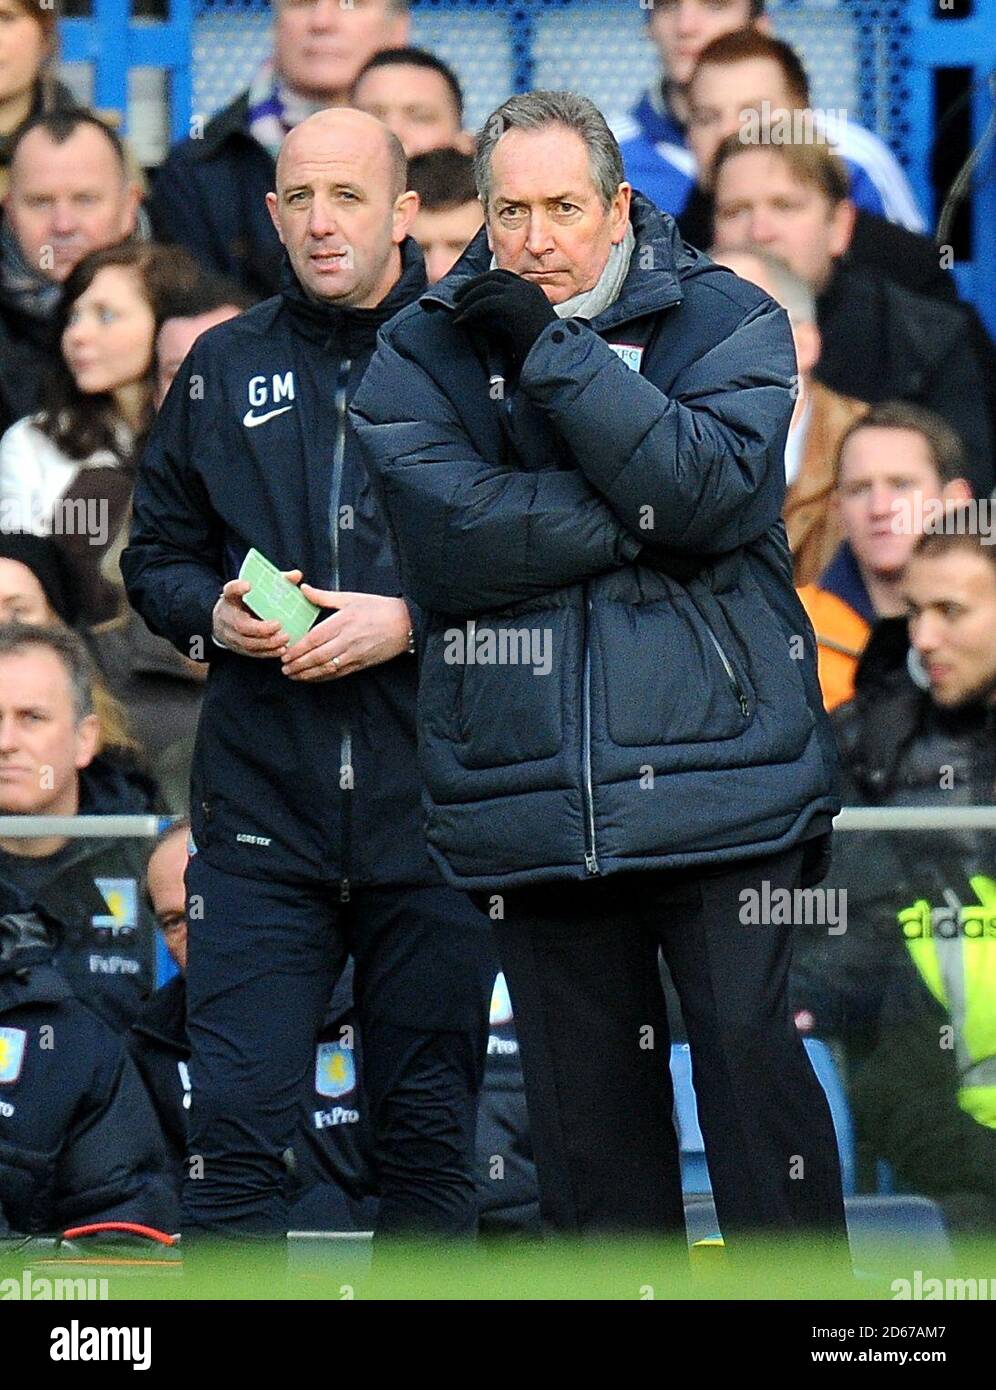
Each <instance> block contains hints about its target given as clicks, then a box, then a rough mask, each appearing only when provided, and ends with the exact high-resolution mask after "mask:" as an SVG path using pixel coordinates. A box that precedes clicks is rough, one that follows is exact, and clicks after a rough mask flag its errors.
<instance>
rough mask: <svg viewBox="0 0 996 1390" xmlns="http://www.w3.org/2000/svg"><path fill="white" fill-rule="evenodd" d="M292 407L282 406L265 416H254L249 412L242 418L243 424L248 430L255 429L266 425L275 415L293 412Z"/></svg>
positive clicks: (269, 411)
mask: <svg viewBox="0 0 996 1390" xmlns="http://www.w3.org/2000/svg"><path fill="white" fill-rule="evenodd" d="M293 409H294V407H293V406H292V405H282V406H280V407H278V409H276V410H268V411H267V412H266V414H265V415H254V414H253V413H252V411H251V410H247V411H246V413H245V414H244V415H243V417H242V423H243V424H244V425H245V427H246V429H247V430H251V429H255V427H256V426H257V425H265V424H266V422H267V420H272V419H273V417H274V416H275V415H283V414H284V412H285V411H287V410H293Z"/></svg>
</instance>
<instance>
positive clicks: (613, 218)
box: [609, 183, 633, 246]
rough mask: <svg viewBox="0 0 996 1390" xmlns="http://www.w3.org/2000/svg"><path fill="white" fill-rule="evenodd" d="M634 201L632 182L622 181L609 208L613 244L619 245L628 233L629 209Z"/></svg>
mask: <svg viewBox="0 0 996 1390" xmlns="http://www.w3.org/2000/svg"><path fill="white" fill-rule="evenodd" d="M632 201H633V186H632V184H629V183H621V184H620V185H619V187H618V188H617V189H616V196H615V197H614V198H613V199H612V206H611V208H610V209H609V221H610V223H611V225H612V244H613V246H617V245H618V244H619V242H621V241H622V239H623V237H624V236H625V235H626V225H627V223H628V222H629V209H630V204H631V203H632Z"/></svg>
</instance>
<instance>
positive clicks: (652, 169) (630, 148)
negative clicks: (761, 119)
mask: <svg viewBox="0 0 996 1390" xmlns="http://www.w3.org/2000/svg"><path fill="white" fill-rule="evenodd" d="M619 150H620V152H621V154H622V157H623V167H624V169H625V171H626V178H627V179H628V180H629V182H630V183H631V184H632V185H633V186H634V188H639V189H640V190H641V191H642V192H643V193H645V194H646V196H647V197H648V198H649V199H650V200H651V202H652V203H655V204H656V206H657V207H659V208H660V210H661V211H662V212H669V213H670V214H671V216H672V217H677V216H678V215H679V213H681V212H683V211H684V208H685V204H686V203H687V202H688V199H689V197H690V196H691V192H692V189H693V188H694V187H695V181H696V173H695V161H694V159H693V158H692V154H691V151H690V150H688V149H686V148H685V147H684V146H675V145H665V144H662V143H657V144H655V143H653V142H652V141H650V140H647V139H646V137H645V136H643V135H635V136H633V138H632V139H629V140H622V141H620V144H619ZM844 164H845V165H846V166H847V172H848V174H849V175H850V179H851V201H852V202H853V203H854V205H855V206H856V207H859V208H863V209H864V211H865V212H871V213H874V214H875V215H876V217H884V216H885V204H884V203H883V201H882V195H881V193H879V191H878V189H877V188H876V187H875V185H874V183H873V182H872V180H871V179H870V178H869V176H868V174H867V173H866V172H865V170H864V169H862V167H861V165H860V164H857V163H856V162H855V161H854V160H853V159H845V160H844Z"/></svg>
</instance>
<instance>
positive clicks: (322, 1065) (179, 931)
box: [128, 819, 376, 1231]
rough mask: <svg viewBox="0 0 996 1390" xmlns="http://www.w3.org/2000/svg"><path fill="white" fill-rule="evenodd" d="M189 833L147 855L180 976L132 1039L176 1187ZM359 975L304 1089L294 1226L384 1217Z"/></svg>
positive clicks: (348, 987) (185, 1079)
mask: <svg viewBox="0 0 996 1390" xmlns="http://www.w3.org/2000/svg"><path fill="white" fill-rule="evenodd" d="M189 836H190V822H189V821H188V820H186V819H181V820H179V821H175V822H174V823H173V825H171V826H170V827H169V829H168V830H166V831H164V832H163V834H162V835H161V836H160V838H159V840H158V842H157V844H156V846H155V848H154V849H153V851H152V854H151V855H150V856H149V865H148V870H147V874H146V884H145V887H146V892H147V894H148V903H149V906H150V907H151V909H152V911H153V913H154V914H155V918H156V921H157V923H158V925H159V930H160V931H161V932H162V934H163V937H164V939H165V942H166V949H167V950H168V951H169V954H170V956H171V957H172V959H173V962H174V964H175V965H176V968H177V972H178V973H177V974H176V975H174V977H173V978H172V979H171V980H170V981H169V982H168V983H167V984H165V985H163V986H162V987H161V988H160V989H158V990H157V991H156V992H155V994H153V995H152V996H151V998H150V999H148V1000H147V1001H146V1003H145V1005H144V1006H143V1008H142V1012H141V1013H140V1015H139V1017H138V1019H137V1020H136V1022H135V1023H134V1025H133V1026H132V1030H131V1034H130V1035H129V1042H128V1046H129V1051H130V1052H131V1055H132V1058H133V1059H134V1061H135V1064H136V1066H137V1067H138V1070H139V1073H140V1074H141V1076H142V1080H143V1081H144V1082H145V1085H146V1088H147V1089H148V1092H149V1095H150V1097H151V1099H152V1102H153V1105H154V1107H155V1110H156V1114H157V1115H158V1116H159V1121H160V1124H161V1125H162V1128H163V1133H164V1135H165V1137H166V1141H167V1145H168V1149H169V1154H170V1159H171V1164H172V1169H173V1174H174V1181H175V1185H176V1189H177V1192H179V1188H180V1180H181V1178H182V1174H183V1170H184V1168H185V1166H186V1161H187V1153H188V1146H187V1115H188V1113H189V1108H190V1070H189V1062H190V1043H189V1042H188V1040H187V992H186V982H185V979H184V972H185V971H186V968H187V905H186V890H185V888H184V880H183V876H184V872H185V870H186V867H187V860H188V840H189ZM352 976H353V972H352V969H351V968H348V969H347V970H346V971H345V972H344V973H343V976H342V978H341V979H340V980H339V982H338V984H337V985H336V987H335V989H334V990H333V993H332V999H331V1002H330V1005H329V1008H328V1010H327V1011H326V1014H325V1018H324V1020H323V1022H322V1026H321V1030H320V1032H319V1034H318V1037H317V1039H316V1041H315V1045H314V1061H313V1065H311V1066H310V1067H309V1068H308V1074H307V1078H306V1080H305V1083H304V1086H303V1087H302V1092H301V1099H300V1102H299V1105H298V1131H297V1138H296V1140H295V1143H294V1147H293V1152H294V1161H293V1163H291V1164H289V1165H288V1179H289V1191H290V1194H291V1195H290V1201H291V1211H290V1218H289V1220H290V1225H291V1228H292V1229H294V1230H333V1231H353V1230H369V1229H370V1228H371V1226H372V1225H373V1221H374V1218H375V1215H376V1206H375V1203H374V1201H373V1197H374V1193H375V1186H374V1178H373V1169H372V1166H371V1160H370V1136H369V1133H368V1120H367V1115H366V1100H365V1097H364V1094H363V1062H362V1052H361V1044H360V1038H359V1035H358V1032H357V1023H356V1014H355V1011H354V1008H353V991H352Z"/></svg>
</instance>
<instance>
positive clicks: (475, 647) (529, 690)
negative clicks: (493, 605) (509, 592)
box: [449, 608, 571, 767]
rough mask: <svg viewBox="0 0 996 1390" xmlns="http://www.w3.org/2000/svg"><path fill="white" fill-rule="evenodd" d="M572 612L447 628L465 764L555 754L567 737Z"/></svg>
mask: <svg viewBox="0 0 996 1390" xmlns="http://www.w3.org/2000/svg"><path fill="white" fill-rule="evenodd" d="M570 621H571V619H570V615H569V613H568V611H567V610H566V609H563V608H558V609H554V610H551V609H550V608H538V609H535V610H526V611H525V612H518V613H512V614H509V615H508V616H504V617H497V616H495V617H488V616H486V615H485V616H483V617H480V618H477V619H471V620H469V621H467V622H464V623H462V624H460V626H459V627H454V628H451V629H450V630H449V636H450V646H449V654H450V659H451V660H454V661H456V662H458V664H459V665H460V667H461V680H460V698H459V709H458V716H459V732H460V740H461V744H462V747H461V749H460V758H461V761H462V762H463V763H464V764H465V765H466V766H467V767H500V766H503V765H505V764H507V763H521V762H538V761H541V760H542V759H544V758H552V757H555V756H556V754H557V753H559V751H560V748H561V745H562V743H563V738H564V709H563V702H564V692H563V671H564V659H563V658H564V650H565V649H564V641H565V629H566V626H567V625H568V623H569V622H570Z"/></svg>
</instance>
